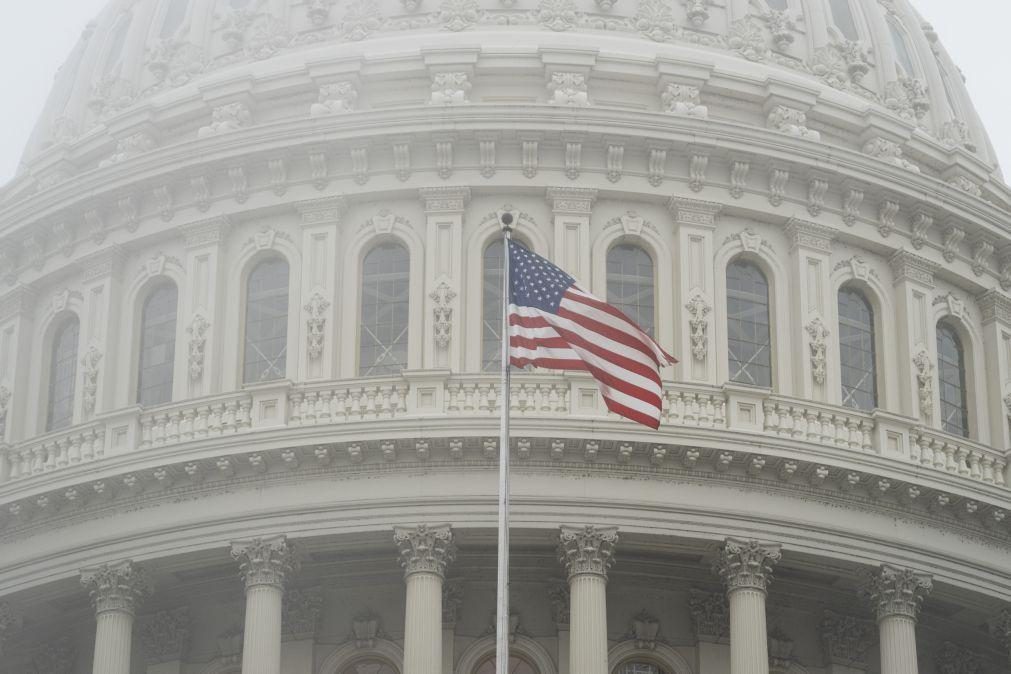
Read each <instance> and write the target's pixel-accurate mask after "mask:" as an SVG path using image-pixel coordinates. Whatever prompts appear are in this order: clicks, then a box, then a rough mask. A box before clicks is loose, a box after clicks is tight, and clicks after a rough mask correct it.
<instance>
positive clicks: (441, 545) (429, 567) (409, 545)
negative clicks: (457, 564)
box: [393, 524, 456, 577]
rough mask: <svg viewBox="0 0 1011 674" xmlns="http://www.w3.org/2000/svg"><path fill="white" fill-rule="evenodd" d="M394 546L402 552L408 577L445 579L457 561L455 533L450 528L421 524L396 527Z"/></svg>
mask: <svg viewBox="0 0 1011 674" xmlns="http://www.w3.org/2000/svg"><path fill="white" fill-rule="evenodd" d="M393 542H394V543H396V545H397V549H398V550H399V552H400V565H401V566H402V567H404V576H410V575H411V574H412V573H434V574H436V575H438V576H442V577H445V575H446V568H447V567H448V566H449V565H450V564H451V563H452V562H453V560H454V559H456V545H455V544H454V543H453V530H452V528H451V527H450V525H448V524H435V525H427V524H419V525H418V526H416V527H403V526H396V527H393Z"/></svg>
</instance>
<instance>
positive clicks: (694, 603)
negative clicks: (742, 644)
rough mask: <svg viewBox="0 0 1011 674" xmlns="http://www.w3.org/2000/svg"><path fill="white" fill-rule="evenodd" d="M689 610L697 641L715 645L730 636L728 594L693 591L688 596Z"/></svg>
mask: <svg viewBox="0 0 1011 674" xmlns="http://www.w3.org/2000/svg"><path fill="white" fill-rule="evenodd" d="M688 610H689V611H690V612H691V616H692V627H693V628H694V630H695V639H696V640H697V641H705V642H713V643H715V642H719V641H725V640H726V639H727V637H728V636H729V635H730V607H729V606H728V605H727V596H726V594H724V593H721V592H703V591H702V590H695V589H693V590H691V592H689V594H688Z"/></svg>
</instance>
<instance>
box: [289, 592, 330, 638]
mask: <svg viewBox="0 0 1011 674" xmlns="http://www.w3.org/2000/svg"><path fill="white" fill-rule="evenodd" d="M322 609H323V595H322V589H321V588H318V587H317V588H312V589H309V590H301V589H298V588H290V589H288V590H287V591H286V592H285V593H284V604H283V607H282V614H281V629H282V632H283V634H284V636H285V637H286V638H287V639H289V640H291V641H302V640H304V639H312V638H313V637H315V636H316V628H317V627H318V626H319V614H320V611H322Z"/></svg>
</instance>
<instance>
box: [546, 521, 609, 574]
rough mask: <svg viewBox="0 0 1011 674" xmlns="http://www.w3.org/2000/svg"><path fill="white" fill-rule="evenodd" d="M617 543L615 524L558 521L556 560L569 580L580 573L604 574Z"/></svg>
mask: <svg viewBox="0 0 1011 674" xmlns="http://www.w3.org/2000/svg"><path fill="white" fill-rule="evenodd" d="M617 544H618V527H596V526H593V525H590V524H587V525H586V526H582V527H574V526H569V525H562V527H561V530H560V532H559V537H558V560H559V561H560V562H561V563H562V565H563V566H564V567H565V571H566V573H567V574H568V576H569V579H570V580H571V579H572V577H573V576H577V575H580V574H584V573H589V574H596V575H599V576H603V577H604V578H607V571H608V569H610V568H611V565H612V564H614V548H615V546H616V545H617Z"/></svg>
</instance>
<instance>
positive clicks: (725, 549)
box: [716, 538, 782, 594]
mask: <svg viewBox="0 0 1011 674" xmlns="http://www.w3.org/2000/svg"><path fill="white" fill-rule="evenodd" d="M781 549H782V546H780V545H779V544H778V543H759V542H758V541H756V540H754V539H750V540H742V539H739V538H728V539H726V540H725V541H724V542H723V545H722V546H721V547H720V556H719V559H717V561H716V572H717V573H719V574H720V577H721V578H723V582H724V584H725V585H726V587H727V594H729V593H731V592H733V591H734V590H742V589H752V590H761V591H762V592H765V591H766V589H767V588H768V586H769V583H771V582H772V567H773V566H774V565H775V564H776V562H778V561H779V560H780V558H781V557H782V552H781Z"/></svg>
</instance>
